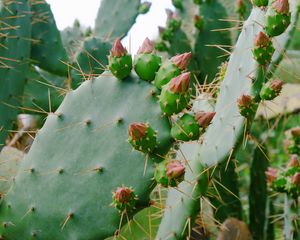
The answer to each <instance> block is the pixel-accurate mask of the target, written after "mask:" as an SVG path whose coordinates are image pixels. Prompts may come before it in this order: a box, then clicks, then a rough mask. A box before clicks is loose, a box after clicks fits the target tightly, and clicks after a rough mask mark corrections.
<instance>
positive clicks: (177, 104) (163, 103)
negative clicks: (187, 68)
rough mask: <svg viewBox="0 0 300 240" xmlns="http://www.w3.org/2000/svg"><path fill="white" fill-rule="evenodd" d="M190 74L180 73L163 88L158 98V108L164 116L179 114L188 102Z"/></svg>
mask: <svg viewBox="0 0 300 240" xmlns="http://www.w3.org/2000/svg"><path fill="white" fill-rule="evenodd" d="M189 83H190V72H187V73H182V74H181V75H179V76H178V77H175V78H173V79H172V80H171V81H170V82H169V83H168V84H167V85H165V86H163V88H162V92H161V94H160V96H159V102H160V108H161V110H162V112H163V113H164V115H167V116H171V115H172V114H174V113H179V112H181V111H182V110H183V109H184V108H186V107H187V106H188V103H189V101H190V92H189Z"/></svg>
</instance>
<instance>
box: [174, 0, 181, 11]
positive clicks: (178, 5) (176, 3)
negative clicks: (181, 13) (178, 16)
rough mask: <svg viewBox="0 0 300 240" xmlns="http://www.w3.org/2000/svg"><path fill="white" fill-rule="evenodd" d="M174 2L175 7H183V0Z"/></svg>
mask: <svg viewBox="0 0 300 240" xmlns="http://www.w3.org/2000/svg"><path fill="white" fill-rule="evenodd" d="M172 4H173V5H174V7H175V8H178V9H181V10H182V9H183V5H182V0H172Z"/></svg>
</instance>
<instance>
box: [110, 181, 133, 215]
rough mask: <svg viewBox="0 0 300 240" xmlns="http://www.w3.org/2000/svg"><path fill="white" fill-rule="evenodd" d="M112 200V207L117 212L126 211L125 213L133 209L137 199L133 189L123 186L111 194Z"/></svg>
mask: <svg viewBox="0 0 300 240" xmlns="http://www.w3.org/2000/svg"><path fill="white" fill-rule="evenodd" d="M112 198H113V202H112V205H113V206H114V207H115V208H117V209H118V210H119V211H121V212H123V211H126V212H127V213H128V212H130V211H132V209H134V208H135V205H136V200H137V199H138V197H137V196H136V195H135V194H134V191H133V189H132V188H129V187H125V186H122V187H118V188H117V190H116V191H114V192H113V196H112Z"/></svg>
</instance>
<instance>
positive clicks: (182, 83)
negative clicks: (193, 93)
mask: <svg viewBox="0 0 300 240" xmlns="http://www.w3.org/2000/svg"><path fill="white" fill-rule="evenodd" d="M190 77H191V73H190V72H186V73H182V74H181V75H179V76H177V77H174V78H173V79H172V80H171V81H170V85H169V89H170V91H171V92H173V93H185V92H186V91H187V90H188V89H189V85H190Z"/></svg>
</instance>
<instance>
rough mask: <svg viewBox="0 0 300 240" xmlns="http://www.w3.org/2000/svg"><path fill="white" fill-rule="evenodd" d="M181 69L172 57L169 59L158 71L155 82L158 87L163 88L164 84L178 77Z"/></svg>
mask: <svg viewBox="0 0 300 240" xmlns="http://www.w3.org/2000/svg"><path fill="white" fill-rule="evenodd" d="M181 71H182V70H181V69H180V68H179V67H177V66H176V65H175V64H174V63H173V62H172V61H171V60H170V59H167V60H166V61H165V62H164V63H163V64H162V65H161V67H160V68H159V70H158V72H157V73H156V76H155V80H154V84H155V86H156V87H157V88H158V89H162V87H163V86H164V85H166V84H167V83H168V82H170V81H171V79H172V78H174V77H177V76H178V75H180V73H181Z"/></svg>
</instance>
